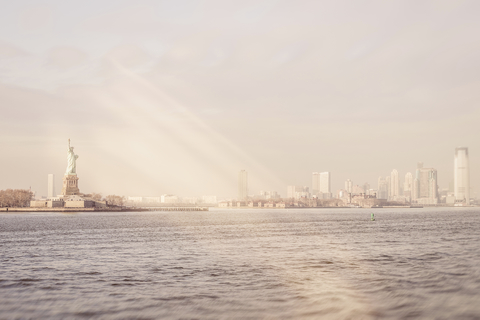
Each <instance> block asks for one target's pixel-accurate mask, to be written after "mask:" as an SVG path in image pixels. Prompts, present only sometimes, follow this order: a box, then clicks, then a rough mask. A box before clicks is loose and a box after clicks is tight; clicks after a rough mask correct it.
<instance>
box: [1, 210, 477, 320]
mask: <svg viewBox="0 0 480 320" xmlns="http://www.w3.org/2000/svg"><path fill="white" fill-rule="evenodd" d="M372 212H373V213H374V214H375V221H372V220H371V213H372ZM0 247H1V251H0V319H479V318H480V210H479V208H422V209H420V208H418V209H417V208H415V209H409V208H407V209H400V208H398V209H386V208H383V209H303V210H301V209H295V210H294V209H271V210H269V209H264V210H260V209H258V210H255V209H244V210H241V209H230V210H227V209H225V210H220V209H213V210H211V211H208V212H132V213H129V212H123V213H95V212H92V213H77V214H73V213H68V214H66V213H30V214H28V213H22V214H16V213H1V214H0Z"/></svg>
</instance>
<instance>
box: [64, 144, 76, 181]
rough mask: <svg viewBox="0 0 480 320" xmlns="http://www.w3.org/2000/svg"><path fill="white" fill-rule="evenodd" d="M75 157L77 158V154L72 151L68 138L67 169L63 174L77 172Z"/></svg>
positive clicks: (74, 173)
mask: <svg viewBox="0 0 480 320" xmlns="http://www.w3.org/2000/svg"><path fill="white" fill-rule="evenodd" d="M77 159H78V155H76V154H75V153H73V147H70V139H68V150H67V171H66V172H65V175H76V174H77Z"/></svg>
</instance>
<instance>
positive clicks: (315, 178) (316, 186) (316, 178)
mask: <svg viewBox="0 0 480 320" xmlns="http://www.w3.org/2000/svg"><path fill="white" fill-rule="evenodd" d="M319 192H320V173H318V172H312V194H313V195H317V194H318V193H319Z"/></svg>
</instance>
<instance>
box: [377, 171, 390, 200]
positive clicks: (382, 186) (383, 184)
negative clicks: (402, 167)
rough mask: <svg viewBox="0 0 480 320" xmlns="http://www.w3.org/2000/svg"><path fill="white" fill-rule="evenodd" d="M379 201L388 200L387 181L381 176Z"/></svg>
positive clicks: (379, 180)
mask: <svg viewBox="0 0 480 320" xmlns="http://www.w3.org/2000/svg"><path fill="white" fill-rule="evenodd" d="M377 198H378V199H388V184H387V180H385V179H383V178H382V177H381V176H380V177H378V193H377Z"/></svg>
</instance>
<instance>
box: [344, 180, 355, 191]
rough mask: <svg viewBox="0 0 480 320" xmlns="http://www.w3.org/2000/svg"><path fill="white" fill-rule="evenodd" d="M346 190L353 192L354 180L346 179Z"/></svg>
mask: <svg viewBox="0 0 480 320" xmlns="http://www.w3.org/2000/svg"><path fill="white" fill-rule="evenodd" d="M345 190H347V193H352V191H353V182H352V180H350V179H347V181H345Z"/></svg>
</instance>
